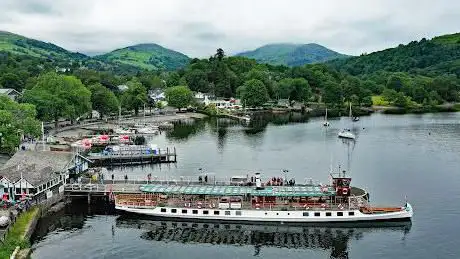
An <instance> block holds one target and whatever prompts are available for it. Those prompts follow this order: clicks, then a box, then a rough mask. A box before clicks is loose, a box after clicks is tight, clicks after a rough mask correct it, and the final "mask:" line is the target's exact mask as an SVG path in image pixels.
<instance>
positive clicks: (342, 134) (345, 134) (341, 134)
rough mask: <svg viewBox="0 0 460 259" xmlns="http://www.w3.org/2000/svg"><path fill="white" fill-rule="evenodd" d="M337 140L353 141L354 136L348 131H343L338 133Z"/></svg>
mask: <svg viewBox="0 0 460 259" xmlns="http://www.w3.org/2000/svg"><path fill="white" fill-rule="evenodd" d="M338 136H339V138H347V139H355V138H356V136H355V134H353V132H351V131H350V130H347V129H344V130H341V131H340V132H339V133H338Z"/></svg>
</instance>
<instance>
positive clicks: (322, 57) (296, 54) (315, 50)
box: [236, 43, 346, 66]
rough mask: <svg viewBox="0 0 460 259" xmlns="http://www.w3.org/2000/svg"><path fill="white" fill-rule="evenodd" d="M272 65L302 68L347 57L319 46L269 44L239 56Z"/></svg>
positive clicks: (311, 44)
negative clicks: (306, 65)
mask: <svg viewBox="0 0 460 259" xmlns="http://www.w3.org/2000/svg"><path fill="white" fill-rule="evenodd" d="M236 56H243V57H248V58H253V59H255V60H257V61H258V62H261V63H268V64H271V65H286V66H302V65H305V64H312V63H320V62H324V61H328V60H331V59H336V58H341V57H346V55H343V54H340V53H338V52H335V51H333V50H330V49H328V48H326V47H323V46H321V45H318V44H314V43H310V44H289V43H286V44H269V45H265V46H262V47H260V48H257V49H255V50H253V51H247V52H242V53H239V54H237V55H236Z"/></svg>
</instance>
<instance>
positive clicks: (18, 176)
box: [0, 150, 88, 199]
mask: <svg viewBox="0 0 460 259" xmlns="http://www.w3.org/2000/svg"><path fill="white" fill-rule="evenodd" d="M87 163H88V162H87V161H85V160H84V159H82V158H81V157H80V156H79V155H78V154H77V155H75V154H74V153H71V152H57V151H29V150H28V151H22V150H21V151H18V152H16V154H14V156H13V157H11V158H10V159H9V160H8V161H7V162H6V164H5V165H4V166H3V167H2V168H1V169H0V177H1V178H0V184H1V185H3V188H1V186H0V195H2V194H3V193H8V194H9V195H10V197H12V198H14V199H18V197H20V196H21V195H23V194H25V195H26V196H28V197H30V198H35V197H37V196H39V195H41V196H42V197H43V196H45V195H46V196H47V197H48V196H49V194H48V193H47V192H49V191H52V190H53V189H56V188H57V187H58V186H60V185H62V184H63V183H65V180H66V179H67V178H68V175H69V172H70V171H71V170H74V171H75V170H78V169H83V168H84V169H86V168H88V166H87Z"/></svg>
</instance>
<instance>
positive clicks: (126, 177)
mask: <svg viewBox="0 0 460 259" xmlns="http://www.w3.org/2000/svg"><path fill="white" fill-rule="evenodd" d="M125 183H128V175H127V174H125Z"/></svg>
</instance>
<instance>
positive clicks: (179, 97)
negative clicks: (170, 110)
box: [165, 86, 193, 110]
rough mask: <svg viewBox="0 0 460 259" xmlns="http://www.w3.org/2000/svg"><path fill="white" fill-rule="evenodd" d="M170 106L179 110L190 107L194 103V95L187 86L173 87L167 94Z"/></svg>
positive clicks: (167, 90)
mask: <svg viewBox="0 0 460 259" xmlns="http://www.w3.org/2000/svg"><path fill="white" fill-rule="evenodd" d="M165 95H166V100H167V101H168V105H169V106H172V107H176V108H178V109H179V110H180V109H181V108H185V107H187V106H188V105H190V104H191V103H192V101H193V93H192V91H191V90H190V89H189V88H188V87H187V86H173V87H169V88H168V89H166V92H165Z"/></svg>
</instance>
